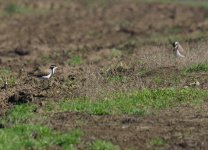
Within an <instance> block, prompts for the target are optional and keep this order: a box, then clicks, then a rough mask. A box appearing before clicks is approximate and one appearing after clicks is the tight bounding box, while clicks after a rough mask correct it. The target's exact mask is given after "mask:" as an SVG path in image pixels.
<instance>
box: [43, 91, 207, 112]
mask: <svg viewBox="0 0 208 150" xmlns="http://www.w3.org/2000/svg"><path fill="white" fill-rule="evenodd" d="M207 96H208V93H207V91H205V90H200V89H191V88H186V89H174V88H169V89H144V90H141V91H136V92H132V93H118V94H115V95H113V96H109V97H108V98H105V99H102V100H97V101H91V100H89V99H87V98H86V99H73V100H71V99H65V100H63V101H60V102H59V103H58V104H57V103H54V104H52V103H50V104H48V105H47V106H46V108H45V111H49V112H50V111H58V112H67V111H75V112H86V113H89V114H93V115H106V114H111V115H114V114H128V115H145V114H149V113H151V112H153V111H154V110H159V109H166V108H172V107H175V106H178V105H181V104H197V103H200V102H203V100H204V99H205V98H206V97H207ZM50 108H53V109H50Z"/></svg>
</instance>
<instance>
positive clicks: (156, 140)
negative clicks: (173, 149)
mask: <svg viewBox="0 0 208 150" xmlns="http://www.w3.org/2000/svg"><path fill="white" fill-rule="evenodd" d="M150 144H151V145H153V146H164V145H165V144H166V142H165V140H164V139H162V138H154V139H152V140H151V141H150Z"/></svg>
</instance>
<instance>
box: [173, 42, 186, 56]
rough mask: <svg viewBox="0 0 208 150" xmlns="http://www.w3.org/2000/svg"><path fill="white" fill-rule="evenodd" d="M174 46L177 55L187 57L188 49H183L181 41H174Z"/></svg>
mask: <svg viewBox="0 0 208 150" xmlns="http://www.w3.org/2000/svg"><path fill="white" fill-rule="evenodd" d="M173 47H174V49H173V50H174V51H175V53H176V56H177V57H181V58H184V57H186V51H185V50H184V49H183V47H182V46H181V45H180V43H179V42H174V43H173Z"/></svg>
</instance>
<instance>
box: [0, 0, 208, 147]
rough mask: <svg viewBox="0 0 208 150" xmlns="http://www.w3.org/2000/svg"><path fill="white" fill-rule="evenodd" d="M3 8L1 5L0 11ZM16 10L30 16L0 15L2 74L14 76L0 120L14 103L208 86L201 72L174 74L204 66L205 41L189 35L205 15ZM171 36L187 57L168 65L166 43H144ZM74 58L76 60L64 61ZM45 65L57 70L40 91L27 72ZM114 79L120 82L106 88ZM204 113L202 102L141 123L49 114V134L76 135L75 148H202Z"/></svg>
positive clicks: (47, 4) (207, 131)
mask: <svg viewBox="0 0 208 150" xmlns="http://www.w3.org/2000/svg"><path fill="white" fill-rule="evenodd" d="M7 4H8V2H4V1H1V5H0V6H1V11H0V12H4V11H5V7H6V6H7ZM18 4H20V5H21V6H24V7H28V8H29V9H31V10H32V11H29V12H28V13H22V14H18V13H12V14H9V15H8V14H7V15H1V16H0V20H1V24H0V56H1V57H0V64H1V68H9V69H10V70H12V76H14V77H15V78H16V83H15V84H8V86H7V88H6V89H4V88H3V86H4V85H1V86H2V89H1V90H0V115H4V113H5V112H6V111H7V110H8V109H10V108H11V107H12V106H13V105H16V104H21V103H41V102H42V101H45V100H50V101H59V100H62V99H64V98H75V97H89V98H91V99H93V100H96V99H98V98H102V97H105V96H106V95H107V94H108V93H113V92H118V91H131V90H137V89H143V88H166V87H178V88H181V87H184V86H189V85H190V83H192V82H194V81H196V80H197V81H199V82H200V85H199V86H198V87H197V88H201V89H207V88H208V82H207V81H208V74H207V73H192V74H189V75H187V76H183V75H181V72H182V70H183V68H185V67H187V66H189V65H191V64H195V63H203V62H207V58H208V52H207V48H208V46H207V44H208V42H207V38H205V37H203V38H200V37H198V36H196V37H193V38H192V36H191V38H190V35H196V34H202V33H204V32H206V31H207V29H208V9H204V8H199V7H188V6H185V5H178V4H160V3H144V2H138V3H135V2H133V1H128V2H127V1H119V2H117V1H115V2H110V1H108V2H106V4H97V3H96V4H95V5H89V4H87V3H85V2H83V1H81V0H80V1H70V2H66V1H61V0H60V1H58V2H57V1H49V0H45V1H44V2H43V1H40V0H39V1H31V2H29V1H26V0H24V1H23V0H20V1H18ZM43 10H44V11H43ZM33 11H34V12H33ZM170 35H176V36H182V37H185V39H186V40H183V41H182V45H183V46H184V48H185V49H187V50H188V51H189V55H188V57H187V58H185V59H184V60H176V59H175V55H174V54H173V53H172V47H171V45H170V44H169V43H167V42H163V41H162V40H161V41H160V42H153V41H152V40H150V39H152V38H153V37H160V38H161V37H163V38H164V37H166V36H167V39H168V38H169V37H170ZM168 40H169V41H172V40H177V39H175V38H169V39H168ZM168 40H166V41H168ZM158 41H159V40H158ZM75 56H79V57H80V59H82V61H83V62H82V63H81V64H76V62H75V64H72V63H70V62H71V61H73V58H74V57H75ZM50 64H56V65H57V66H58V67H59V69H58V70H57V72H56V74H55V76H54V78H52V80H51V81H50V84H51V85H52V86H51V88H50V89H49V90H48V92H46V91H44V90H42V89H43V87H42V85H43V84H42V81H39V80H37V79H34V78H33V77H31V76H30V73H31V72H33V70H35V69H36V68H38V67H40V66H50ZM118 76H119V77H121V78H122V79H121V81H120V79H119V81H112V82H111V77H118ZM123 78H124V80H123ZM158 78H160V79H158ZM161 79H162V80H161ZM207 108H208V104H207V103H205V104H204V105H203V106H180V107H177V108H174V109H172V110H162V111H161V112H158V113H156V114H154V115H150V116H145V117H140V116H125V115H123V116H122V115H121V116H111V115H109V116H91V115H89V114H82V113H75V112H67V113H56V114H52V115H51V117H50V118H49V120H48V124H49V125H51V126H52V127H53V128H54V129H56V130H63V131H65V130H73V129H74V128H79V129H83V130H84V132H85V137H84V139H83V144H81V145H80V149H85V147H84V145H86V143H90V142H91V141H92V140H94V139H97V138H98V139H103V140H108V141H111V142H112V143H114V144H116V145H119V146H120V147H121V149H129V148H135V149H187V150H190V149H206V148H207V147H208V145H207V144H208V113H207V111H206V110H207ZM154 138H162V139H164V141H165V142H166V143H165V145H164V146H162V147H160V146H155V145H152V144H151V140H152V139H154Z"/></svg>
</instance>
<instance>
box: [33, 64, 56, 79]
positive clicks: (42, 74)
mask: <svg viewBox="0 0 208 150" xmlns="http://www.w3.org/2000/svg"><path fill="white" fill-rule="evenodd" d="M57 68H58V67H56V65H51V66H50V68H49V69H43V68H42V69H39V70H38V71H36V72H34V74H33V75H34V76H35V77H36V78H39V79H44V80H47V79H50V78H51V77H52V76H53V75H54V73H55V70H56V69H57Z"/></svg>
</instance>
